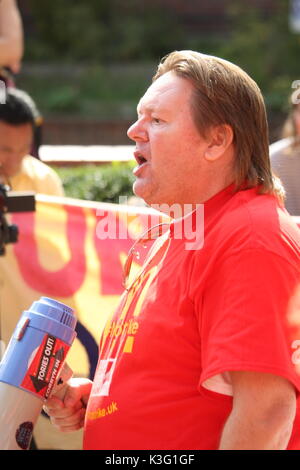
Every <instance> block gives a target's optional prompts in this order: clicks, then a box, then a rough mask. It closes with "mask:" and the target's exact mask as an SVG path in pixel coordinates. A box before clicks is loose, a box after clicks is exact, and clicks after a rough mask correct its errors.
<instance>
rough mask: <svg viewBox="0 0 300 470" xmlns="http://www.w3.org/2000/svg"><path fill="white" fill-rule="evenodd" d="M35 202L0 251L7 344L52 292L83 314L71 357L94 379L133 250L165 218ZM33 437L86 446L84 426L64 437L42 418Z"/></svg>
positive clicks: (62, 201) (16, 218)
mask: <svg viewBox="0 0 300 470" xmlns="http://www.w3.org/2000/svg"><path fill="white" fill-rule="evenodd" d="M36 200H37V202H36V212H32V213H18V214H12V215H10V222H11V223H15V224H17V225H18V227H19V232H20V235H19V241H18V243H16V244H14V245H7V246H6V254H5V256H3V257H0V315H1V317H0V320H1V330H0V332H1V340H2V345H3V344H5V345H7V344H8V341H9V339H10V337H11V334H12V332H13V331H14V328H15V326H16V324H17V321H18V319H19V317H20V315H21V313H22V311H23V310H26V309H28V308H29V307H30V305H31V304H32V302H34V301H35V300H38V299H39V298H40V297H41V296H47V297H51V298H54V299H56V300H59V301H61V302H63V303H65V304H67V305H69V306H70V307H72V308H73V309H74V310H75V312H76V316H77V320H78V324H77V328H76V330H77V338H76V340H75V341H74V344H73V346H72V348H71V350H70V351H69V353H68V357H67V362H68V364H69V365H70V367H71V368H72V369H73V371H74V375H75V376H81V377H82V376H85V377H90V378H92V377H93V374H94V371H95V367H96V364H97V357H98V344H99V339H100V335H101V332H102V330H103V328H104V325H105V323H106V320H107V319H108V318H109V316H110V315H112V314H113V312H114V310H115V307H116V305H117V303H118V301H119V296H120V294H121V293H122V291H123V286H122V278H123V265H124V262H125V260H126V257H127V253H128V250H129V248H130V247H131V246H132V244H133V243H134V241H135V239H136V238H137V237H138V235H139V234H141V233H142V232H143V231H144V230H145V229H146V228H149V227H150V226H151V225H155V224H157V223H158V222H159V221H160V218H159V215H158V213H155V212H154V211H151V210H149V209H146V208H138V207H131V206H125V205H124V206H121V205H115V204H105V203H91V202H86V201H79V200H74V199H66V198H56V197H50V196H40V195H39V196H37V197H36ZM34 435H35V439H36V442H37V445H38V447H39V448H57V449H59V448H65V449H66V448H69V449H72V448H81V433H80V432H78V433H72V434H70V435H62V434H61V433H58V431H55V429H54V428H53V427H52V426H51V425H50V423H49V422H48V420H47V418H45V417H41V418H40V420H39V422H38V425H37V427H36V430H35V433H34Z"/></svg>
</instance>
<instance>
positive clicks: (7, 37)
mask: <svg viewBox="0 0 300 470" xmlns="http://www.w3.org/2000/svg"><path fill="white" fill-rule="evenodd" d="M22 56H23V27H22V20H21V16H20V12H19V9H18V6H17V4H16V1H15V0H0V66H3V67H9V68H10V69H11V70H12V71H13V72H14V73H17V72H18V71H19V69H20V64H21V59H22Z"/></svg>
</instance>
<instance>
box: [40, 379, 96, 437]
mask: <svg viewBox="0 0 300 470" xmlns="http://www.w3.org/2000/svg"><path fill="white" fill-rule="evenodd" d="M92 385H93V382H92V381H91V380H88V379H77V378H74V379H70V380H69V381H68V388H67V391H66V393H65V396H64V399H63V401H62V400H60V399H59V398H57V397H56V396H55V395H53V396H51V397H50V398H49V399H48V400H47V402H46V404H45V405H44V406H43V409H44V411H45V412H46V413H47V415H48V416H50V420H51V423H52V424H53V425H54V426H55V427H57V428H58V429H59V430H60V431H61V432H71V431H77V430H78V429H80V428H82V426H83V424H84V417H85V412H86V406H87V402H88V399H89V396H90V393H91V389H92Z"/></svg>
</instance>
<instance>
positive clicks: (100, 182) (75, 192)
mask: <svg viewBox="0 0 300 470" xmlns="http://www.w3.org/2000/svg"><path fill="white" fill-rule="evenodd" d="M133 166H134V162H130V163H126V164H124V163H119V162H116V163H112V164H111V165H103V166H100V165H83V166H78V167H56V168H55V170H56V172H57V173H58V175H59V177H60V178H61V180H62V182H63V186H64V190H65V194H66V196H68V197H72V198H76V199H85V200H89V201H101V202H113V203H116V204H117V203H118V202H119V196H127V197H131V196H133V192H132V184H133V181H134V176H133V174H132V168H133Z"/></svg>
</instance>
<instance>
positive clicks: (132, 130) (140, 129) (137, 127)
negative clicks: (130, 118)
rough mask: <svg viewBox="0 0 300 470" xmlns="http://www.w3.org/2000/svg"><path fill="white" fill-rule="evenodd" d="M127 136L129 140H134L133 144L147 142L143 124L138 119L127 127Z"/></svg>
mask: <svg viewBox="0 0 300 470" xmlns="http://www.w3.org/2000/svg"><path fill="white" fill-rule="evenodd" d="M127 135H128V137H129V139H131V140H134V141H135V142H139V141H145V140H147V132H146V130H145V127H144V124H143V122H142V121H141V120H140V119H138V120H137V121H136V122H134V123H133V124H132V125H131V126H130V127H129V129H128V131H127Z"/></svg>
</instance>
